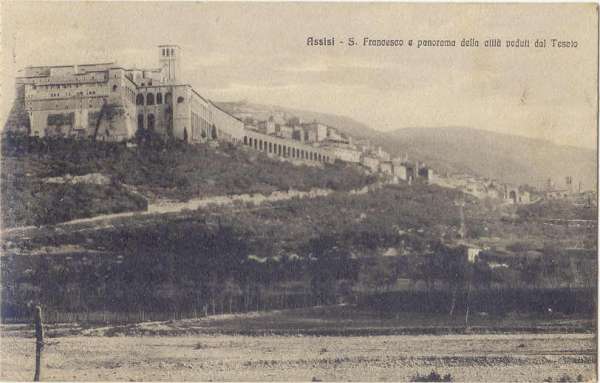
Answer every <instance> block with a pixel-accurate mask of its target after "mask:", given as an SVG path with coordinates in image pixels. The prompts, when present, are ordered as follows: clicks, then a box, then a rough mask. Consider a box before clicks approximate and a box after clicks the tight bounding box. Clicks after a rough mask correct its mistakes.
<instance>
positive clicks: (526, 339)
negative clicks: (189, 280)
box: [0, 306, 597, 382]
mask: <svg viewBox="0 0 600 383" xmlns="http://www.w3.org/2000/svg"><path fill="white" fill-rule="evenodd" d="M473 325H474V327H473V328H472V333H468V334H465V333H464V327H462V330H461V325H460V324H459V321H458V319H454V320H448V318H447V316H436V315H425V314H410V313H403V314H402V315H396V316H393V317H380V316H379V315H378V314H374V313H372V312H368V311H365V310H359V309H356V308H354V307H350V306H325V307H315V308H307V309H294V310H281V311H271V312H266V313H246V314H227V315H217V316H209V317H205V318H200V319H186V320H179V321H167V322H143V323H137V324H124V325H112V326H106V325H97V326H89V325H88V326H84V325H77V324H57V325H48V326H46V330H47V331H46V334H47V342H49V345H48V346H47V348H46V350H45V353H44V361H43V366H44V368H43V379H44V380H61V381H65V380H67V381H107V380H108V381H130V380H133V381H141V380H145V381H148V380H153V381H169V380H170V381H208V380H217V381H285V380H294V381H310V380H312V379H313V378H316V379H319V380H323V381H334V380H336V381H383V380H387V381H407V380H410V379H411V378H412V377H413V376H415V375H416V374H417V373H419V374H421V375H424V374H428V373H429V372H431V371H432V370H436V371H437V372H438V373H440V374H442V375H444V374H448V373H450V374H452V377H453V378H454V381H485V382H489V381H511V382H513V381H528V382H532V381H537V382H541V381H543V380H544V379H547V378H549V377H552V379H553V380H554V381H557V379H558V378H560V377H561V376H563V375H565V374H567V375H569V376H570V377H572V378H574V379H575V378H576V377H577V376H578V375H581V376H582V377H583V378H585V379H586V381H590V380H594V379H595V365H596V361H597V358H596V343H595V326H594V325H593V320H592V319H582V318H550V317H544V318H541V317H537V318H536V317H510V318H491V317H479V318H478V317H474V323H473ZM459 331H462V332H463V333H460V332H459ZM0 334H1V337H0V341H1V342H2V343H1V344H0V380H2V381H5V380H17V381H23V380H31V379H32V377H33V369H34V355H35V341H34V339H33V337H32V336H33V329H32V326H31V325H27V324H20V325H17V324H14V325H9V324H4V325H2V326H0ZM418 334H428V335H418ZM342 335H343V336H342Z"/></svg>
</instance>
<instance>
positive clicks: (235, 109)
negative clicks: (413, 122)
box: [5, 45, 596, 204]
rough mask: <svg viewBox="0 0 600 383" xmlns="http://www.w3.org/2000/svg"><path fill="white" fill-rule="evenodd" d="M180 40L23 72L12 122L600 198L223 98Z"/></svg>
mask: <svg viewBox="0 0 600 383" xmlns="http://www.w3.org/2000/svg"><path fill="white" fill-rule="evenodd" d="M180 67H181V49H180V47H179V46H177V45H161V46H159V47H158V68H152V69H135V68H124V67H122V66H119V65H118V64H117V63H99V64H81V65H60V66H42V67H27V68H25V69H23V70H22V71H21V73H20V76H19V77H17V79H16V99H15V101H14V106H13V109H12V111H11V115H10V116H9V118H8V121H7V123H6V128H5V131H8V132H20V133H25V134H26V135H29V136H33V137H74V138H91V139H93V140H94V141H108V142H128V143H129V144H130V145H134V144H135V142H136V139H140V137H142V138H143V137H144V136H145V135H147V134H157V135H159V136H161V137H163V138H174V139H179V140H182V141H185V142H188V143H192V144H196V143H210V142H228V143H232V144H234V145H243V146H245V147H247V148H249V149H254V150H256V151H260V152H264V153H266V154H267V155H268V156H271V157H279V158H281V159H283V160H288V161H291V162H293V163H302V164H306V165H317V164H324V163H334V162H335V161H341V162H344V163H348V164H354V165H357V166H360V167H362V168H363V169H364V171H366V172H367V173H368V174H374V175H378V176H380V177H382V178H383V179H385V180H387V182H391V183H398V182H401V181H404V182H408V183H409V184H410V183H411V182H413V181H415V180H417V179H419V180H423V181H425V182H427V183H430V184H437V185H440V186H443V187H449V188H456V189H459V190H462V191H463V192H465V193H468V194H471V195H473V196H475V197H477V198H480V199H484V198H491V199H495V200H498V201H501V202H503V203H510V204H529V203H533V202H536V201H539V200H540V199H542V198H545V199H567V200H572V201H575V202H576V203H578V204H586V203H587V204H591V203H595V200H596V198H595V194H594V192H590V191H583V190H581V184H579V187H578V188H576V187H575V185H573V180H572V178H571V179H570V178H569V176H567V177H566V185H567V187H566V188H557V187H556V186H555V184H554V183H553V181H552V180H548V182H547V185H546V187H545V188H543V189H541V190H532V188H527V187H524V186H522V185H511V184H506V183H502V182H499V181H497V180H493V179H487V178H483V177H478V176H477V175H473V174H442V173H441V172H436V171H435V170H434V169H433V168H431V167H430V166H428V165H427V164H425V163H423V162H420V161H419V160H418V159H416V158H409V157H408V155H406V154H403V155H401V156H397V157H392V155H390V154H389V153H388V152H386V151H385V150H383V149H382V148H381V146H376V145H373V144H371V142H370V141H369V140H368V139H364V138H362V139H356V138H354V137H352V136H351V135H349V134H346V133H343V132H341V131H340V130H339V129H338V128H336V127H333V126H330V125H326V124H324V123H322V122H320V121H317V120H316V119H315V120H312V121H303V120H302V119H301V118H300V117H297V116H295V115H292V114H289V113H285V112H278V111H273V110H260V109H256V108H255V107H252V106H248V105H245V104H244V103H240V104H233V106H230V107H229V108H224V107H220V106H218V105H217V104H216V103H213V102H212V101H210V100H208V99H207V98H205V97H203V96H201V95H200V93H198V92H197V91H196V90H195V89H194V88H193V87H192V86H191V85H190V84H189V83H187V82H186V81H185V79H184V78H182V75H181V69H180Z"/></svg>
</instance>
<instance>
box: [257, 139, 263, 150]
mask: <svg viewBox="0 0 600 383" xmlns="http://www.w3.org/2000/svg"><path fill="white" fill-rule="evenodd" d="M258 150H260V151H262V150H263V142H262V140H258Z"/></svg>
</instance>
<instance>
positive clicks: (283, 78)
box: [2, 2, 598, 148]
mask: <svg viewBox="0 0 600 383" xmlns="http://www.w3.org/2000/svg"><path fill="white" fill-rule="evenodd" d="M596 15H597V14H596V9H595V5H590V4H587V5H581V4H579V5H577V4H569V5H565V4H546V5H543V4H534V5H524V4H509V5H492V4H480V5H468V4H452V5H444V4H435V3H429V4H382V3H371V4H367V3H362V4H360V3H354V4H340V3H331V4H326V3H307V4H298V3H254V4H248V3H247V4H235V3H189V2H188V3H174V2H170V3H140V2H136V3H120V2H109V3H107V2H104V3H72V2H71V3H55V2H52V3H44V4H42V3H23V2H19V3H12V2H11V3H6V2H4V3H3V4H2V53H3V55H2V56H3V63H2V70H3V71H4V73H3V75H5V76H6V80H5V81H3V82H2V84H3V89H2V92H3V95H5V96H6V97H3V98H2V100H3V109H2V112H3V113H6V111H7V109H8V108H9V107H10V99H9V100H7V98H11V97H12V94H13V93H14V91H13V82H12V79H13V78H14V76H15V74H16V72H17V70H18V69H19V68H22V67H25V66H28V65H57V64H71V63H88V62H105V61H117V62H119V63H120V64H122V65H123V66H134V65H135V66H138V67H157V58H158V53H157V48H156V45H159V44H166V43H175V44H179V45H180V46H181V48H182V50H183V64H182V70H183V76H184V77H185V78H187V79H188V80H189V81H188V82H190V83H191V84H192V85H193V86H194V87H195V88H196V89H197V90H198V91H199V92H200V93H201V94H204V95H206V96H208V97H209V98H211V99H214V100H223V101H230V100H240V99H247V100H248V101H252V102H259V103H269V104H278V105H282V106H289V107H295V108H304V109H309V110H315V111H320V112H330V113H336V114H343V115H347V116H350V117H352V118H354V119H356V120H358V121H361V122H364V123H367V124H368V125H369V126H371V127H372V128H375V129H379V130H392V129H397V128H402V127H432V126H468V127H473V128H480V129H486V130H493V131H497V132H503V133H510V134H521V135H526V136H530V137H538V138H546V139H549V140H552V141H554V142H557V143H561V144H568V145H575V146H584V147H591V148H594V147H595V144H596V128H597V122H596V108H597V96H596V95H597V93H596V86H597V83H598V82H597V78H596V73H597V71H596V69H597V63H596V57H597V48H598V43H597V41H596V38H597V26H596V22H597V20H596ZM309 36H315V37H331V36H335V38H336V39H337V40H338V41H339V40H344V41H347V39H348V37H354V38H355V39H356V40H357V42H358V43H360V44H362V40H363V38H364V37H370V38H388V39H390V38H392V39H404V40H408V39H414V40H418V39H456V40H457V41H458V42H460V39H461V38H463V37H464V38H470V37H475V38H477V39H478V40H479V42H480V47H479V48H459V47H455V48H421V49H417V48H416V47H413V48H407V47H404V48H392V47H384V48H382V47H378V48H373V47H361V46H359V47H348V46H346V45H338V46H335V47H310V46H306V38H307V37H309ZM492 37H497V38H500V39H502V40H506V39H516V38H521V39H530V43H531V44H532V43H533V41H534V40H535V39H536V38H545V39H548V40H549V39H552V38H559V39H564V40H577V42H578V48H576V49H566V48H565V49H558V48H554V49H553V48H546V49H534V48H529V49H526V48H520V49H515V48H513V49H508V48H504V47H503V48H488V49H486V48H483V47H482V45H483V42H484V40H486V39H488V38H492ZM2 120H3V121H4V118H3V119H2Z"/></svg>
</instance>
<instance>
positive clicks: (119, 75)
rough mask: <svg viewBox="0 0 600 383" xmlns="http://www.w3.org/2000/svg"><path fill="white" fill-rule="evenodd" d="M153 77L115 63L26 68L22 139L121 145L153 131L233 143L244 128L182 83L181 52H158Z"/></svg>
mask: <svg viewBox="0 0 600 383" xmlns="http://www.w3.org/2000/svg"><path fill="white" fill-rule="evenodd" d="M158 63H159V68H157V69H127V68H123V67H121V66H119V65H116V64H115V63H100V64H85V65H66V66H43V67H27V68H25V69H24V70H22V71H21V75H20V76H19V77H17V79H16V96H17V100H16V101H17V102H19V103H22V105H23V108H24V113H26V115H27V117H28V124H27V125H26V126H20V127H18V128H19V129H21V130H24V129H26V130H27V132H28V133H29V135H32V136H39V137H47V136H62V137H78V138H89V137H95V138H96V139H97V140H102V141H125V140H129V139H131V138H133V137H135V135H136V132H138V131H154V132H156V133H159V134H161V135H163V136H165V137H173V138H178V139H182V140H186V141H189V142H206V141H209V140H216V139H219V140H225V141H230V142H234V143H239V142H241V141H242V140H243V137H244V124H243V122H242V121H240V120H238V119H237V118H235V117H233V116H231V115H229V114H227V113H226V112H224V111H223V110H221V109H219V108H218V107H217V106H216V105H214V104H213V103H212V102H210V101H209V100H207V99H205V98H203V97H202V96H201V95H200V94H198V93H197V92H196V91H195V90H194V89H193V88H192V87H191V85H189V84H186V83H185V82H183V81H181V78H180V69H179V68H180V65H181V50H180V48H179V47H178V46H177V45H161V46H159V47H158Z"/></svg>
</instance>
